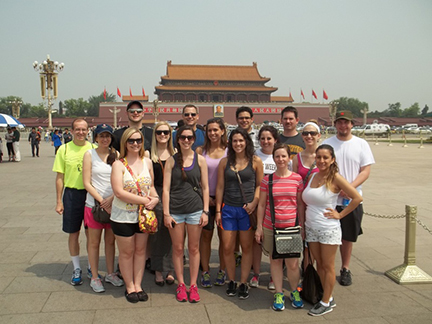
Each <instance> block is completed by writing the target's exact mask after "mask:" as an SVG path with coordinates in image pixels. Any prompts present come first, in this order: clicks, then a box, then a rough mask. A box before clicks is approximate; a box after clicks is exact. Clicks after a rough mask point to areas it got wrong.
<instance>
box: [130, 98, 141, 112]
mask: <svg viewBox="0 0 432 324" xmlns="http://www.w3.org/2000/svg"><path fill="white" fill-rule="evenodd" d="M133 105H137V106H139V107H140V108H141V109H144V107H143V105H142V103H141V102H139V101H138V100H133V101H131V102H129V103H128V104H127V106H126V111H127V110H129V109H130V107H132V106H133Z"/></svg>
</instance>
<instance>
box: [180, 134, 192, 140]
mask: <svg viewBox="0 0 432 324" xmlns="http://www.w3.org/2000/svg"><path fill="white" fill-rule="evenodd" d="M179 139H180V140H182V141H186V140H188V141H192V140H193V139H194V137H193V136H192V135H189V136H186V135H180V136H179Z"/></svg>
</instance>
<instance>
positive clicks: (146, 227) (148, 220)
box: [120, 158, 158, 234]
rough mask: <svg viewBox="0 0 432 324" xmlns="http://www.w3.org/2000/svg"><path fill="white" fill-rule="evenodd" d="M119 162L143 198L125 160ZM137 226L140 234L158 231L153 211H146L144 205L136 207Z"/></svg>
mask: <svg viewBox="0 0 432 324" xmlns="http://www.w3.org/2000/svg"><path fill="white" fill-rule="evenodd" d="M120 161H121V162H122V163H123V164H124V166H125V167H126V169H127V170H128V172H129V173H130V175H131V176H132V178H133V179H134V180H135V182H136V186H137V190H138V194H139V195H140V196H144V195H143V193H142V191H141V187H140V185H139V182H138V180H137V178H136V177H135V175H134V173H133V171H132V169H131V168H130V166H129V165H128V163H127V160H126V158H123V159H120ZM138 226H139V229H140V231H141V232H143V233H148V234H155V233H156V232H157V231H158V220H157V217H156V214H155V212H154V211H153V210H150V209H146V208H145V207H144V205H139V207H138Z"/></svg>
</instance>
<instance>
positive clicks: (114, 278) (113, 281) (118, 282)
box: [105, 273, 124, 287]
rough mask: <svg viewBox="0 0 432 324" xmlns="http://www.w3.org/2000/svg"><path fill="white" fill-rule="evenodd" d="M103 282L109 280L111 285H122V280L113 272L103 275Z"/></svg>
mask: <svg viewBox="0 0 432 324" xmlns="http://www.w3.org/2000/svg"><path fill="white" fill-rule="evenodd" d="M105 282H109V283H110V284H112V285H113V286H116V287H121V286H123V285H124V282H123V280H121V279H120V278H119V277H118V276H117V275H116V274H115V273H111V274H109V275H106V276H105Z"/></svg>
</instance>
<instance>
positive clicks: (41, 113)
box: [28, 102, 48, 118]
mask: <svg viewBox="0 0 432 324" xmlns="http://www.w3.org/2000/svg"><path fill="white" fill-rule="evenodd" d="M28 117H39V118H43V117H46V118H48V112H47V110H46V107H45V105H44V103H43V102H41V103H40V104H39V105H37V106H32V107H31V109H30V111H29V116H28Z"/></svg>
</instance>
